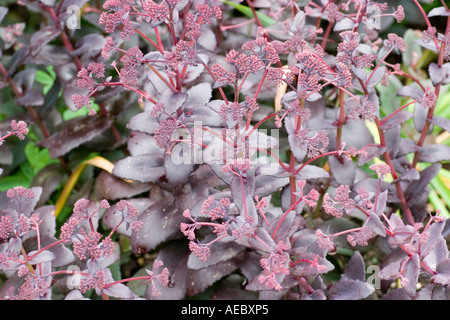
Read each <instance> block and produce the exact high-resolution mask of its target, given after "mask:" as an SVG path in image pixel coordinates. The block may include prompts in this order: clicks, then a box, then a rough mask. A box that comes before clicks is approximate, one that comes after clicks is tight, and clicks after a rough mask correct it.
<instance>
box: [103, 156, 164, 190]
mask: <svg viewBox="0 0 450 320" xmlns="http://www.w3.org/2000/svg"><path fill="white" fill-rule="evenodd" d="M163 165H164V163H163V155H160V154H158V155H152V154H142V155H139V156H129V157H126V158H125V159H122V160H119V161H118V162H117V163H116V164H115V165H114V169H113V170H112V174H113V175H114V176H116V177H119V178H122V179H129V180H135V181H138V182H142V183H145V182H156V181H158V180H159V179H160V178H161V177H162V176H163V175H164V174H165V172H166V170H165V169H164V167H163Z"/></svg>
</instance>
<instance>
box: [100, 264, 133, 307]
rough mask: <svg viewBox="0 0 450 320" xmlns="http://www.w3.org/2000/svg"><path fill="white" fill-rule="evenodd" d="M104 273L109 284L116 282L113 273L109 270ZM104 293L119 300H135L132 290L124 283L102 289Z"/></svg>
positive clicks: (104, 270)
mask: <svg viewBox="0 0 450 320" xmlns="http://www.w3.org/2000/svg"><path fill="white" fill-rule="evenodd" d="M103 272H104V274H105V280H109V281H108V282H109V283H111V282H114V279H113V277H112V274H111V271H110V270H109V269H107V268H105V269H103ZM102 293H104V294H106V295H108V296H110V297H114V298H119V299H133V298H134V293H133V291H131V289H130V288H128V287H127V286H126V285H124V284H122V283H116V284H114V285H112V286H109V287H108V288H106V289H102Z"/></svg>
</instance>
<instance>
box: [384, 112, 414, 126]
mask: <svg viewBox="0 0 450 320" xmlns="http://www.w3.org/2000/svg"><path fill="white" fill-rule="evenodd" d="M412 116H413V114H412V113H411V112H408V111H400V112H398V113H396V114H395V115H394V116H392V117H390V118H389V119H387V120H386V121H384V119H383V120H382V123H383V124H382V125H380V129H381V130H386V129H390V128H392V127H395V126H398V125H400V124H402V123H403V122H405V121H406V120H408V119H410V118H411V117H412Z"/></svg>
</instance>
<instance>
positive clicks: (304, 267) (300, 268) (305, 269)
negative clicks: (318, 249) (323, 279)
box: [291, 252, 334, 277]
mask: <svg viewBox="0 0 450 320" xmlns="http://www.w3.org/2000/svg"><path fill="white" fill-rule="evenodd" d="M295 259H296V260H298V259H304V260H310V261H313V260H314V259H317V264H318V265H319V266H322V267H325V268H323V269H322V268H321V269H319V268H318V267H317V266H312V265H311V263H309V262H306V261H305V262H298V263H296V264H295V266H293V267H291V275H293V276H298V277H308V276H314V275H318V274H325V273H328V272H330V271H332V270H334V265H333V264H332V263H331V262H329V261H328V260H327V259H325V258H323V257H320V256H318V255H317V254H315V253H311V252H301V253H298V254H296V255H295Z"/></svg>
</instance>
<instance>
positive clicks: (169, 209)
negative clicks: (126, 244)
mask: <svg viewBox="0 0 450 320" xmlns="http://www.w3.org/2000/svg"><path fill="white" fill-rule="evenodd" d="M170 200H171V199H170V198H167V199H164V200H162V201H159V202H157V203H155V204H153V205H151V206H150V207H148V208H147V209H146V210H145V211H144V212H143V213H141V214H140V215H139V220H140V221H142V222H143V223H144V225H143V226H142V228H141V229H140V230H139V231H138V232H133V234H132V236H131V247H132V249H133V252H135V253H137V254H143V253H145V252H147V251H149V250H153V249H155V248H156V246H158V245H159V244H161V243H163V242H165V241H168V240H170V239H173V238H175V236H176V235H179V236H180V237H181V232H180V223H181V222H183V221H185V218H184V217H183V215H182V212H181V211H180V210H179V209H178V208H176V207H175V206H174V205H173V203H171V201H170Z"/></svg>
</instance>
